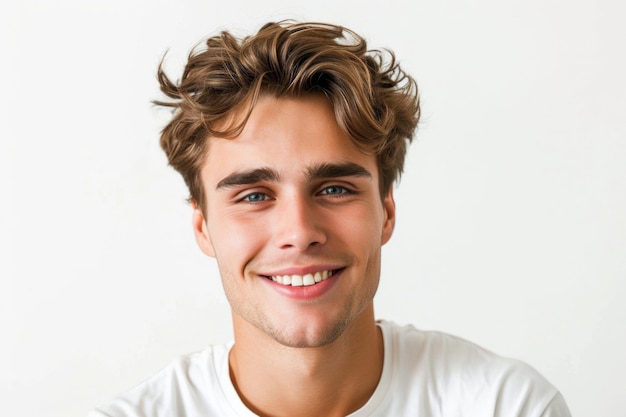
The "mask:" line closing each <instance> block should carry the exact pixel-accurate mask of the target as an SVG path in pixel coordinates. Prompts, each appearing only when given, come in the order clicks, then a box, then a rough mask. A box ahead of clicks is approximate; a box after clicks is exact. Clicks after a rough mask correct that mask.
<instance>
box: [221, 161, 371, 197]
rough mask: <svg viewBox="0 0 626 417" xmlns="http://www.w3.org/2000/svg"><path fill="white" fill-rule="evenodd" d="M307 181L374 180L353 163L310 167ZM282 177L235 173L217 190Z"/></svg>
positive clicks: (263, 171)
mask: <svg viewBox="0 0 626 417" xmlns="http://www.w3.org/2000/svg"><path fill="white" fill-rule="evenodd" d="M305 175H306V179H307V181H309V182H310V181H316V180H320V179H324V178H339V177H365V178H372V174H371V173H370V172H369V171H368V170H367V169H365V168H364V167H362V166H361V165H358V164H355V163H353V162H342V163H321V164H316V165H313V166H310V167H308V168H307V170H306V174H305ZM279 180H280V175H279V174H278V172H276V171H275V170H273V169H271V168H255V169H251V170H247V171H240V172H234V173H232V174H230V175H228V176H227V177H225V178H223V179H222V180H221V181H220V182H218V183H217V186H216V187H215V188H216V189H217V190H219V189H224V188H233V187H238V186H242V185H252V184H257V183H259V182H263V181H267V182H278V181H279Z"/></svg>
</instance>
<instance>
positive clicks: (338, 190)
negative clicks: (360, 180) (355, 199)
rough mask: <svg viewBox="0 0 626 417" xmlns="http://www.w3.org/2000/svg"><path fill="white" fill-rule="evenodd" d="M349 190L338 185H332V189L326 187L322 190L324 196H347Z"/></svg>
mask: <svg viewBox="0 0 626 417" xmlns="http://www.w3.org/2000/svg"><path fill="white" fill-rule="evenodd" d="M347 193H348V190H347V189H346V188H345V187H340V186H338V185H331V186H330V187H326V188H324V189H323V190H322V193H321V194H323V195H342V194H347Z"/></svg>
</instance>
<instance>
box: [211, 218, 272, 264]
mask: <svg viewBox="0 0 626 417" xmlns="http://www.w3.org/2000/svg"><path fill="white" fill-rule="evenodd" d="M265 230H266V228H265V227H263V225H260V224H258V223H256V222H250V221H245V220H242V219H235V218H233V217H227V216H222V217H215V218H211V219H209V222H208V232H209V236H210V238H211V241H212V242H213V247H214V250H215V257H216V258H217V260H218V263H220V265H222V266H225V267H227V268H231V269H232V268H236V267H237V266H241V264H244V265H245V264H246V263H247V261H248V260H249V259H250V258H251V257H252V256H254V253H256V252H257V251H258V250H259V249H260V248H261V247H262V246H263V242H264V241H265V240H267V239H266V237H265V232H264V231H265Z"/></svg>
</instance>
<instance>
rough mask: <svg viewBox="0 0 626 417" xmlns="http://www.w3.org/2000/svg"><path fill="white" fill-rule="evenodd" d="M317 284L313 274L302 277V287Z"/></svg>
mask: <svg viewBox="0 0 626 417" xmlns="http://www.w3.org/2000/svg"><path fill="white" fill-rule="evenodd" d="M313 284H315V279H313V274H306V275H305V276H303V277H302V285H313Z"/></svg>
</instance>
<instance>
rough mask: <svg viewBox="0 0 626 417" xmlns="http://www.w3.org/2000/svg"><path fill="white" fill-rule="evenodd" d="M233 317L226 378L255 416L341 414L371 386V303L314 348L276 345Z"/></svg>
mask: <svg viewBox="0 0 626 417" xmlns="http://www.w3.org/2000/svg"><path fill="white" fill-rule="evenodd" d="M233 319H234V323H235V345H234V346H233V348H232V350H231V352H230V357H229V364H230V374H231V379H232V380H233V384H234V385H235V388H236V389H237V391H238V393H239V396H240V397H241V399H242V400H243V402H244V403H245V404H246V406H247V407H248V408H250V409H251V410H252V411H253V412H255V413H256V414H258V415H260V416H268V417H269V416H271V417H282V416H294V415H297V416H305V417H306V416H320V415H323V416H329V417H332V416H345V415H348V414H350V413H352V412H353V411H356V410H357V409H359V408H360V407H362V406H363V405H364V404H365V403H366V402H367V400H368V399H369V398H370V396H371V395H372V393H373V392H374V390H375V389H376V386H377V384H378V380H379V379H380V375H381V373H382V367H383V340H382V334H381V332H380V329H379V328H378V327H377V326H376V323H375V321H374V313H373V307H372V306H370V307H369V308H366V310H365V311H363V312H362V313H361V315H360V316H359V317H358V318H357V320H355V321H354V322H353V323H352V324H351V325H350V326H349V327H347V328H346V329H345V330H344V332H343V333H342V334H341V335H340V336H339V337H338V338H337V339H336V340H335V341H334V342H332V343H330V344H328V345H325V346H321V347H315V348H292V347H288V346H284V345H281V344H279V343H277V342H276V341H275V340H273V339H271V338H270V337H268V336H267V335H266V334H265V333H263V332H261V331H259V330H258V329H256V328H255V327H253V326H251V325H250V324H249V323H247V322H243V320H242V319H241V318H239V317H238V316H236V315H234V316H233ZM242 322H243V323H242Z"/></svg>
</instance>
